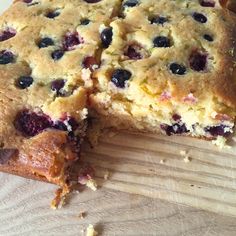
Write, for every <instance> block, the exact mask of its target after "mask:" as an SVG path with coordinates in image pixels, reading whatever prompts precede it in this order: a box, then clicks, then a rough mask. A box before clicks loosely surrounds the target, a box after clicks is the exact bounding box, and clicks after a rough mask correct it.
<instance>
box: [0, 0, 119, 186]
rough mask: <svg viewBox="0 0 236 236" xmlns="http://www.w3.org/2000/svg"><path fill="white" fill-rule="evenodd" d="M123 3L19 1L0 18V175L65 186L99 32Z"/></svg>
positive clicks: (82, 125)
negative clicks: (14, 175)
mask: <svg viewBox="0 0 236 236" xmlns="http://www.w3.org/2000/svg"><path fill="white" fill-rule="evenodd" d="M119 6H120V1H116V0H115V1H112V2H111V1H110V0H103V1H98V0H70V1H68V0H19V1H15V2H14V3H13V4H12V6H11V7H10V9H8V10H7V11H6V12H5V13H4V14H3V15H2V16H1V17H0V103H1V107H0V109H1V112H0V145H1V146H0V170H1V171H5V172H10V173H15V174H18V175H21V176H25V177H31V178H36V179H40V180H45V181H49V182H51V183H55V184H57V185H60V186H65V185H67V183H68V180H69V178H70V176H69V170H70V166H71V165H72V164H73V163H74V162H76V161H77V160H78V158H79V155H80V145H81V142H82V141H83V138H84V136H85V133H86V127H87V113H88V110H87V97H88V94H89V93H90V92H91V90H92V86H93V83H92V79H91V74H92V71H93V70H95V69H96V68H97V67H98V64H99V55H100V44H101V40H100V34H99V27H100V25H102V24H109V22H110V20H111V19H112V17H113V15H117V11H118V9H119Z"/></svg>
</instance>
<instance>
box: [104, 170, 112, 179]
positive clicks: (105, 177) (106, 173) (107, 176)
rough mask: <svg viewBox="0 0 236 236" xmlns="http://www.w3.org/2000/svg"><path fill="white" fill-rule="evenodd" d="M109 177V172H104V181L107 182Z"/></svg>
mask: <svg viewBox="0 0 236 236" xmlns="http://www.w3.org/2000/svg"><path fill="white" fill-rule="evenodd" d="M109 176H110V172H109V171H108V170H106V172H105V174H104V176H103V178H104V179H105V180H108V178H109Z"/></svg>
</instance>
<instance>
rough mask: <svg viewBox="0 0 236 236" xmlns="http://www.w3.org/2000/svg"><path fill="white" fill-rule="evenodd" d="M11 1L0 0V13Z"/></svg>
mask: <svg viewBox="0 0 236 236" xmlns="http://www.w3.org/2000/svg"><path fill="white" fill-rule="evenodd" d="M11 3H12V0H1V4H0V13H2V12H3V11H4V10H6V9H7V8H8V7H9V6H10V4H11Z"/></svg>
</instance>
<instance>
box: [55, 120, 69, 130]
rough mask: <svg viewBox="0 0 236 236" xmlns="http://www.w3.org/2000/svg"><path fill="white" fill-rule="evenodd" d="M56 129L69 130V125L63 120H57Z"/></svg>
mask: <svg viewBox="0 0 236 236" xmlns="http://www.w3.org/2000/svg"><path fill="white" fill-rule="evenodd" d="M53 128H54V129H58V130H62V131H68V130H67V126H66V125H65V123H64V122H63V121H56V122H55V124H54V125H53Z"/></svg>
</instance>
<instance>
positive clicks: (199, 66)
mask: <svg viewBox="0 0 236 236" xmlns="http://www.w3.org/2000/svg"><path fill="white" fill-rule="evenodd" d="M189 65H190V68H191V69H192V70H195V71H204V70H205V69H206V66H207V54H206V53H202V52H199V51H193V52H192V53H191V55H190V57H189Z"/></svg>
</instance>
